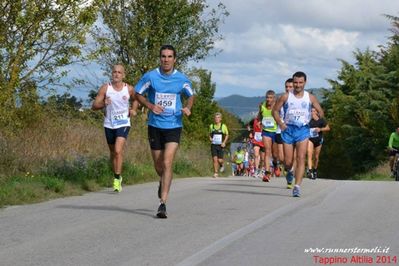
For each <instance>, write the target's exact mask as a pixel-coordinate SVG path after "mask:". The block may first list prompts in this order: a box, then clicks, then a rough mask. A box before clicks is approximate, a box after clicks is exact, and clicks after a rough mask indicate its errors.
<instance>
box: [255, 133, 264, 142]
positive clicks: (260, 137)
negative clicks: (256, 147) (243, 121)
mask: <svg viewBox="0 0 399 266" xmlns="http://www.w3.org/2000/svg"><path fill="white" fill-rule="evenodd" d="M254 139H255V140H256V141H257V142H260V141H262V132H255V136H254Z"/></svg>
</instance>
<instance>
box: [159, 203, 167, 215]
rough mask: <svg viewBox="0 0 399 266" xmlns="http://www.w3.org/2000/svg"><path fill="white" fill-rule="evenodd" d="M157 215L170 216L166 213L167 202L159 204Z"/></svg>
mask: <svg viewBox="0 0 399 266" xmlns="http://www.w3.org/2000/svg"><path fill="white" fill-rule="evenodd" d="M157 217H158V218H162V219H165V218H168V215H167V213H166V205H165V203H161V204H159V207H158V212H157Z"/></svg>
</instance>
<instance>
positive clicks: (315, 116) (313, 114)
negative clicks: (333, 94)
mask: <svg viewBox="0 0 399 266" xmlns="http://www.w3.org/2000/svg"><path fill="white" fill-rule="evenodd" d="M312 118H313V119H318V118H320V116H319V112H317V110H316V108H314V107H312Z"/></svg>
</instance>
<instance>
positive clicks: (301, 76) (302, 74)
mask: <svg viewBox="0 0 399 266" xmlns="http://www.w3.org/2000/svg"><path fill="white" fill-rule="evenodd" d="M292 77H293V78H303V79H304V80H305V81H306V74H305V73H304V72H302V71H298V72H295V73H294V75H292Z"/></svg>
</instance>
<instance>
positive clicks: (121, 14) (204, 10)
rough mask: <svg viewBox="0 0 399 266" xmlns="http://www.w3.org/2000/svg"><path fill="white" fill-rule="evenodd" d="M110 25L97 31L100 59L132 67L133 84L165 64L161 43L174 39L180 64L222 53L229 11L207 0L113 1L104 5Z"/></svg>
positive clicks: (130, 72) (106, 18)
mask: <svg viewBox="0 0 399 266" xmlns="http://www.w3.org/2000/svg"><path fill="white" fill-rule="evenodd" d="M101 14H102V20H103V23H104V25H105V26H106V28H107V30H106V31H104V30H102V28H100V27H99V28H98V29H97V30H96V34H95V36H96V40H97V42H98V44H99V45H98V49H99V53H101V54H102V56H101V57H100V61H99V62H100V64H102V65H103V66H105V68H106V69H109V68H110V67H111V66H112V65H113V64H115V63H116V62H121V63H123V64H124V65H125V66H126V68H127V73H128V75H127V76H128V81H129V82H130V83H132V84H134V83H135V81H136V80H137V79H138V78H139V77H140V76H141V75H142V74H144V73H145V72H146V71H148V70H150V69H152V68H155V67H156V66H157V65H158V64H159V48H160V46H161V45H163V44H172V45H173V46H175V48H176V50H177V57H178V64H179V67H184V66H186V64H187V63H188V62H189V61H198V60H201V59H204V58H205V57H206V56H208V55H210V54H216V53H218V52H219V50H215V42H216V41H218V40H220V39H221V38H222V36H221V35H220V34H219V32H218V27H219V25H220V24H221V23H222V22H223V19H224V17H225V16H227V15H228V13H227V11H226V10H225V7H224V5H223V4H221V3H220V4H219V5H218V6H217V8H216V9H210V10H209V6H208V5H207V4H206V1H204V0H191V1H188V0H153V1H147V0H110V1H108V2H106V3H105V4H103V6H102V8H101Z"/></svg>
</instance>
